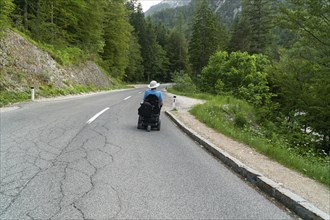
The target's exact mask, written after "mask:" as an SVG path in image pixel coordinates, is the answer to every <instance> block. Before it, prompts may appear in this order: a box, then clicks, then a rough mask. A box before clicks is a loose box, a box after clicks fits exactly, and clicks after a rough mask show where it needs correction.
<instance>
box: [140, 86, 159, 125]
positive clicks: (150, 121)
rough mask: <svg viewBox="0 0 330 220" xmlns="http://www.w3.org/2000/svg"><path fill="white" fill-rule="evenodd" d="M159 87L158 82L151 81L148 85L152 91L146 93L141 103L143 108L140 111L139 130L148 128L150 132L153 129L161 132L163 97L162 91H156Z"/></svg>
mask: <svg viewBox="0 0 330 220" xmlns="http://www.w3.org/2000/svg"><path fill="white" fill-rule="evenodd" d="M159 85H160V84H159V83H157V82H156V81H151V82H150V84H149V85H148V87H149V88H150V90H146V91H145V92H144V98H143V102H142V103H140V104H141V106H140V108H139V109H138V114H139V119H138V125H137V128H138V129H142V128H147V131H150V130H151V129H152V128H156V130H158V131H159V130H160V125H161V120H160V118H159V117H160V109H161V107H162V105H163V96H162V93H161V92H160V91H157V90H156V88H157V87H158V86H159Z"/></svg>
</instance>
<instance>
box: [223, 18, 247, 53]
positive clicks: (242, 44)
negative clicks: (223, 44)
mask: <svg viewBox="0 0 330 220" xmlns="http://www.w3.org/2000/svg"><path fill="white" fill-rule="evenodd" d="M250 32H251V31H250V28H249V24H248V22H247V19H241V17H240V16H238V17H236V18H235V20H234V22H233V25H232V29H231V38H230V41H229V45H228V50H229V51H230V52H234V51H241V52H247V51H249V49H250V40H249V36H250Z"/></svg>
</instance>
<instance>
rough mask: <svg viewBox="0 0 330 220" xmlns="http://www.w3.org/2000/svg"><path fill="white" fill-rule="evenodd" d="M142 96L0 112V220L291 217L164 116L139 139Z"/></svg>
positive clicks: (114, 95) (135, 92)
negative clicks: (98, 114)
mask: <svg viewBox="0 0 330 220" xmlns="http://www.w3.org/2000/svg"><path fill="white" fill-rule="evenodd" d="M143 91H144V89H142V88H140V89H130V90H124V91H114V92H109V93H102V94H96V95H92V96H83V97H75V98H70V99H63V100H50V101H42V102H33V103H25V104H21V106H20V108H18V109H13V110H11V111H6V112H1V142H0V143H1V148H0V153H1V154H0V159H1V161H0V165H1V167H0V177H1V181H0V187H1V188H0V219H4V220H7V219H8V220H9V219H291V218H292V215H291V214H290V213H288V212H287V211H285V210H283V209H281V208H280V207H279V206H277V205H276V204H274V203H273V202H272V201H271V200H269V199H267V198H266V197H265V196H263V195H261V194H260V193H259V192H257V191H256V190H255V189H254V188H252V187H250V186H249V185H248V184H247V183H246V182H244V181H243V180H241V179H240V178H239V177H237V176H236V175H235V174H233V173H232V172H231V171H229V170H228V169H227V168H226V167H225V166H224V165H223V164H221V163H220V162H219V161H218V160H216V159H215V158H213V157H212V156H211V155H210V154H208V153H207V152H206V151H204V149H203V148H201V147H199V146H198V145H196V143H195V142H193V141H192V140H191V139H189V138H188V137H187V136H186V135H185V134H184V133H182V132H181V131H180V130H179V129H178V128H177V127H176V126H175V125H174V123H172V122H171V121H170V120H169V119H168V118H167V117H166V116H165V115H164V114H162V115H161V119H162V128H161V131H151V132H146V131H144V130H138V129H137V128H136V124H137V117H138V116H137V109H138V107H139V103H140V101H141V99H142V95H143V94H142V92H143ZM129 96H131V97H130V98H127V97H129ZM105 108H109V110H107V111H105V112H104V113H103V114H101V115H100V116H99V117H97V118H96V119H95V120H94V121H93V122H92V123H90V124H88V123H86V122H87V121H88V120H89V119H90V118H91V117H93V116H94V115H95V114H97V113H98V112H100V111H101V110H102V109H105Z"/></svg>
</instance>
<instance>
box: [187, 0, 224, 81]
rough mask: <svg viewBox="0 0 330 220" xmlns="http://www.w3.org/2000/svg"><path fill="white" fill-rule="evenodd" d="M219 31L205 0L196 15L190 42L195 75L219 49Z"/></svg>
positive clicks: (191, 61) (190, 53) (191, 60)
mask: <svg viewBox="0 0 330 220" xmlns="http://www.w3.org/2000/svg"><path fill="white" fill-rule="evenodd" d="M217 31H218V30H217V23H216V17H215V16H214V14H213V13H212V11H211V10H210V9H209V8H208V5H207V1H205V0H204V1H203V3H202V4H201V6H200V8H199V9H198V10H197V13H196V15H195V17H194V21H193V25H192V30H191V32H192V34H191V39H190V42H189V55H190V63H191V64H192V71H193V76H194V77H196V76H197V75H198V74H200V72H201V70H202V68H203V67H204V66H206V65H207V63H208V60H209V57H210V56H211V55H212V54H213V53H214V52H215V51H216V50H217V47H218V39H217Z"/></svg>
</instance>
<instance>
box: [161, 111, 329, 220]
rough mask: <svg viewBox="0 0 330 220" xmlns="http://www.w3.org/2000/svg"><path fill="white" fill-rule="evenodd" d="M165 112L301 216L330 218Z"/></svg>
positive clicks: (221, 158)
mask: <svg viewBox="0 0 330 220" xmlns="http://www.w3.org/2000/svg"><path fill="white" fill-rule="evenodd" d="M165 114H166V115H167V116H168V117H169V118H170V119H171V120H172V121H173V122H174V123H175V124H176V125H177V126H178V127H179V128H180V129H181V130H182V131H184V132H185V133H186V134H187V135H188V136H189V137H190V138H192V139H193V140H194V141H196V142H198V143H199V144H201V145H202V146H203V147H204V148H205V149H206V150H208V151H209V152H211V153H212V154H213V155H214V156H215V157H217V158H218V159H220V160H221V161H222V162H223V163H224V164H225V165H227V166H228V167H229V168H231V169H232V170H234V171H235V172H236V173H238V174H239V175H241V176H242V177H244V178H246V179H247V180H248V181H249V182H250V183H252V184H253V185H254V186H256V187H258V188H259V189H260V190H262V191H263V192H264V193H266V194H267V195H269V196H271V197H273V198H275V199H276V200H277V201H278V202H280V203H281V204H283V205H284V206H285V207H287V208H288V209H290V210H291V211H293V212H295V213H296V214H297V215H298V216H299V217H301V218H303V219H319V220H328V219H330V215H328V214H327V213H325V212H324V211H322V210H320V209H318V208H317V207H315V206H314V205H313V204H311V203H310V202H308V201H306V200H305V199H304V198H302V197H300V196H299V195H297V194H295V193H293V192H291V191H290V190H288V189H286V188H284V187H282V186H281V185H280V184H278V183H276V182H274V181H273V180H271V179H269V178H267V177H265V176H263V175H262V174H261V173H259V172H258V171H256V170H253V169H252V168H250V167H248V166H247V165H245V164H244V163H242V162H241V161H239V160H237V159H236V158H234V157H232V156H231V155H229V154H228V153H227V152H226V151H224V150H222V149H220V148H219V147H216V145H215V144H213V143H211V142H210V141H208V140H206V139H205V138H203V137H201V136H200V135H199V134H197V133H196V132H194V131H193V130H192V129H190V128H188V127H187V126H185V125H184V123H182V122H181V121H180V120H179V119H178V118H176V117H175V116H174V115H173V114H172V113H170V112H169V111H165Z"/></svg>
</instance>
